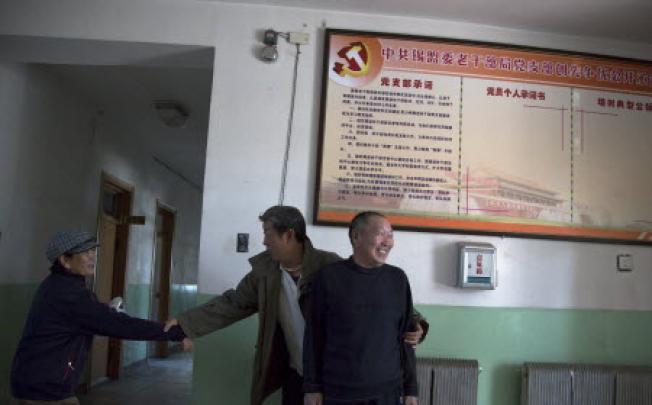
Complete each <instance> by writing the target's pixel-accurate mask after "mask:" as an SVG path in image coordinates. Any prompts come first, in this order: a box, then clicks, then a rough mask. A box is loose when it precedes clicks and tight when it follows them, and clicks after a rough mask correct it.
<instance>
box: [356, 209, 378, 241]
mask: <svg viewBox="0 0 652 405" xmlns="http://www.w3.org/2000/svg"><path fill="white" fill-rule="evenodd" d="M371 217H381V218H385V216H384V215H383V214H381V213H380V212H376V211H362V212H359V213H358V214H357V215H356V216H354V217H353V219H352V220H351V223H350V224H349V240H350V241H351V244H353V231H356V230H358V229H359V228H362V227H363V226H366V225H367V224H368V223H369V219H370V218H371Z"/></svg>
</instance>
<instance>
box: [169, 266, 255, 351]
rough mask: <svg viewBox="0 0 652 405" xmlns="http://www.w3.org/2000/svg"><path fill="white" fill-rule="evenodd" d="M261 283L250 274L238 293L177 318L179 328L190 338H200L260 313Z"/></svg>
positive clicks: (237, 290) (223, 297)
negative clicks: (259, 295) (259, 286)
mask: <svg viewBox="0 0 652 405" xmlns="http://www.w3.org/2000/svg"><path fill="white" fill-rule="evenodd" d="M259 281H260V280H259V278H258V277H256V276H255V275H254V274H253V272H249V273H248V274H247V275H246V276H245V277H244V278H243V279H242V280H241V281H240V283H238V286H237V287H236V288H235V289H230V290H227V291H225V292H224V294H222V295H218V296H216V297H215V298H213V299H211V300H210V301H208V302H207V303H205V304H203V305H200V306H198V307H195V308H193V309H190V310H188V311H186V312H184V313H182V314H180V315H179V316H177V320H178V321H179V325H180V326H181V328H182V329H183V331H184V332H185V334H186V335H188V337H190V338H196V337H200V336H203V335H206V334H209V333H211V332H214V331H216V330H218V329H221V328H224V327H226V326H229V325H231V324H232V323H234V322H236V321H239V320H241V319H244V318H246V317H248V316H250V315H252V314H254V313H256V312H257V311H258V284H259Z"/></svg>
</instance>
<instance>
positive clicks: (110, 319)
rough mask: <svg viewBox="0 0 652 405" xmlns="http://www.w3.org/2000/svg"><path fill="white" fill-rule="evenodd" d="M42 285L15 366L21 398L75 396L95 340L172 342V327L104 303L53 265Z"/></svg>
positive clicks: (176, 331)
mask: <svg viewBox="0 0 652 405" xmlns="http://www.w3.org/2000/svg"><path fill="white" fill-rule="evenodd" d="M51 270H52V272H51V274H50V275H49V276H48V277H46V279H45V280H43V282H42V283H41V285H40V286H39V288H38V290H37V292H36V295H35V296H34V300H33V301H32V306H31V308H30V311H29V315H28V317H27V321H26V323H25V328H24V329H23V335H22V337H21V339H20V342H19V344H18V348H17V349H16V354H15V356H14V360H13V364H12V367H11V391H12V394H13V396H14V397H16V398H19V399H29V400H41V401H55V400H61V399H64V398H68V397H71V396H73V395H74V390H75V388H76V387H77V385H78V382H79V377H80V376H81V373H82V370H83V368H84V363H85V361H86V356H87V354H88V351H89V350H90V348H91V344H92V342H93V335H96V334H97V335H103V336H110V337H115V338H122V339H131V340H174V341H180V340H182V339H183V338H184V337H185V335H184V333H183V331H182V330H181V328H179V327H174V328H172V329H171V330H170V331H169V332H167V333H166V332H163V324H161V323H157V322H152V321H148V320H144V319H138V318H132V317H130V316H128V315H126V314H122V313H118V312H116V311H115V310H113V309H111V308H110V307H109V306H108V305H106V304H103V303H100V302H99V301H98V300H97V298H96V297H95V294H93V293H92V292H91V291H89V290H88V289H87V288H86V285H85V282H84V278H83V277H82V276H79V275H75V274H71V273H69V272H67V271H66V270H65V269H64V268H63V267H61V266H59V265H54V266H53V267H52V269H51Z"/></svg>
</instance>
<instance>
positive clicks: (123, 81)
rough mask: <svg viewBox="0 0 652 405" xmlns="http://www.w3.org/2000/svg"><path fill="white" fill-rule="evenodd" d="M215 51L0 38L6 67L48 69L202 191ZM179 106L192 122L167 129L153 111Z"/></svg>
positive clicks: (81, 40)
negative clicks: (166, 103) (165, 104)
mask: <svg viewBox="0 0 652 405" xmlns="http://www.w3.org/2000/svg"><path fill="white" fill-rule="evenodd" d="M213 58H214V53H213V48H208V47H201V46H185V45H183V46H182V45H166V44H145V43H134V42H114V41H96V40H84V39H63V38H37V37H20V36H11V35H0V61H6V62H13V63H37V64H42V65H43V66H46V67H47V68H48V69H49V70H51V71H52V73H53V74H55V75H58V76H60V77H61V79H62V80H63V81H64V82H65V83H67V84H68V85H70V86H72V87H74V88H76V89H77V90H78V91H79V92H80V93H82V94H83V95H84V96H85V97H86V98H87V99H88V100H89V103H92V107H93V108H96V109H98V110H101V111H102V112H103V115H102V117H101V119H103V120H105V121H106V122H123V123H128V125H129V126H130V130H131V131H130V132H131V133H134V134H138V139H133V141H135V142H137V144H139V145H140V146H141V147H142V148H143V149H144V150H146V151H147V153H148V154H149V155H151V157H152V159H154V158H156V159H157V160H158V161H159V162H164V163H165V164H166V166H167V168H166V169H164V170H169V169H172V170H173V171H174V172H175V173H176V175H177V176H181V177H183V178H184V179H187V180H188V181H189V182H190V183H192V184H193V185H195V186H197V187H199V188H201V186H202V185H203V179H204V165H205V161H206V139H207V133H208V116H209V108H210V96H211V87H212V80H213ZM156 100H174V101H177V102H179V103H180V104H181V105H183V106H184V107H185V108H186V109H187V110H188V111H189V113H190V118H189V120H188V122H187V124H186V125H185V127H183V128H167V127H165V126H164V125H163V124H162V122H161V121H160V120H159V119H158V117H157V115H156V112H155V110H154V108H153V106H152V104H153V102H154V101H156Z"/></svg>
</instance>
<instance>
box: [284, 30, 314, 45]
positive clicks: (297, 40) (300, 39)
mask: <svg viewBox="0 0 652 405" xmlns="http://www.w3.org/2000/svg"><path fill="white" fill-rule="evenodd" d="M288 42H289V43H291V44H297V45H307V44H308V42H310V34H308V33H307V32H290V38H288Z"/></svg>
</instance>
